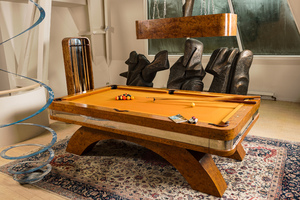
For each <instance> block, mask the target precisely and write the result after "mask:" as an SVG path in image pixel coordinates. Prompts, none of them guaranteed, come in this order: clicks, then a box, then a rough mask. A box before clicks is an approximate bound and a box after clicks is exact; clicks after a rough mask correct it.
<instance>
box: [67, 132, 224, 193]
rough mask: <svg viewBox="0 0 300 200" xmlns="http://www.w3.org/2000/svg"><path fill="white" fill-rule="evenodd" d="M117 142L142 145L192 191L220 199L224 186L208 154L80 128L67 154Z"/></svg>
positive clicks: (71, 141)
mask: <svg viewBox="0 0 300 200" xmlns="http://www.w3.org/2000/svg"><path fill="white" fill-rule="evenodd" d="M107 139H120V140H127V141H131V142H134V143H136V144H139V145H142V146H144V147H146V148H148V149H150V150H152V151H153V152H155V153H157V154H158V155H160V156H161V157H163V158H164V159H166V160H167V161H168V162H169V163H170V164H171V165H173V166H174V167H175V168H176V169H177V170H178V171H179V172H180V173H181V175H182V176H183V177H184V178H185V179H186V180H187V182H188V183H189V184H190V186H191V187H192V188H193V189H194V190H198V191H200V192H204V193H207V194H211V195H214V196H217V197H221V196H222V195H223V193H224V192H225V190H226V188H227V185H226V182H225V180H224V178H223V176H222V174H221V172H220V171H219V169H218V168H217V166H216V164H215V163H214V161H213V159H212V157H211V155H210V154H206V153H201V152H196V151H189V150H186V149H184V148H180V147H175V146H171V145H166V144H162V143H158V142H152V141H147V140H143V139H139V138H133V137H129V136H124V135H119V134H115V133H110V132H105V131H101V130H97V129H92V128H87V127H81V128H80V129H79V130H78V131H76V132H75V133H74V135H73V136H72V137H71V139H70V141H69V143H68V146H67V151H68V152H70V153H74V154H77V155H82V154H83V153H85V152H87V151H88V150H90V149H91V148H93V147H94V145H95V144H96V143H97V142H98V141H100V140H107Z"/></svg>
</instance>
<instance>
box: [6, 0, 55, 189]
mask: <svg viewBox="0 0 300 200" xmlns="http://www.w3.org/2000/svg"><path fill="white" fill-rule="evenodd" d="M30 2H31V3H33V4H34V5H35V6H36V7H37V8H38V10H39V11H40V17H39V18H38V20H37V21H36V22H35V23H34V24H33V25H32V26H30V27H29V28H28V29H26V30H24V31H23V32H21V33H19V34H17V35H15V36H13V37H11V38H9V39H7V40H5V41H3V42H1V43H0V45H2V44H4V43H6V42H8V41H10V40H12V39H14V38H16V37H18V36H20V35H22V34H23V33H25V32H27V31H29V30H31V29H32V28H34V27H36V26H37V25H39V24H40V23H41V22H42V21H43V20H44V18H45V14H46V13H45V11H44V9H43V8H42V7H41V6H40V5H38V4H37V3H35V2H33V1H32V0H30ZM0 71H3V72H6V73H9V74H13V75H16V76H19V77H22V78H25V79H28V80H31V81H34V82H36V83H38V84H40V85H41V86H42V87H44V88H45V89H46V90H47V91H48V100H47V102H46V104H45V105H44V106H43V107H42V108H41V109H40V110H38V111H37V112H35V113H33V114H32V115H30V116H28V117H25V118H23V119H21V120H19V121H16V122H12V123H9V124H3V125H0V128H4V127H8V126H12V125H26V126H37V127H41V128H44V129H45V130H47V131H49V132H50V133H51V134H52V140H51V142H50V143H49V144H48V145H42V144H21V145H14V146H11V147H9V148H7V149H5V150H3V151H2V152H1V153H0V156H1V157H2V158H5V159H10V160H17V159H25V158H30V157H32V156H36V155H38V154H41V153H43V152H46V151H48V152H49V154H50V155H49V158H48V159H47V160H46V161H22V162H19V163H17V164H15V165H13V166H12V167H10V168H9V169H8V172H9V173H11V174H14V176H13V177H14V179H15V180H16V181H18V182H20V183H32V182H36V181H39V180H41V179H43V177H44V176H45V175H47V174H48V173H49V172H50V171H51V169H52V167H51V165H50V164H49V163H50V162H51V160H52V159H53V158H54V151H53V150H52V149H51V147H52V146H53V145H54V144H55V142H56V141H57V134H56V133H55V131H54V130H52V129H51V128H49V127H46V126H43V125H39V124H32V123H22V122H23V121H25V120H27V119H30V118H32V117H34V116H36V115H38V114H40V113H41V112H43V111H44V110H45V109H47V108H48V107H49V105H50V104H51V103H52V101H53V99H54V93H53V91H52V89H51V88H50V87H49V86H47V85H46V84H44V83H42V82H40V81H37V80H35V79H32V78H29V77H26V76H22V75H19V74H16V73H13V72H9V71H6V70H3V69H0ZM0 134H1V133H0ZM22 146H39V147H41V148H40V149H39V150H38V151H36V152H34V153H31V154H28V155H24V156H18V157H11V156H7V155H6V153H7V151H9V150H11V149H13V148H17V147H22ZM21 166H22V167H21ZM20 168H22V170H17V169H20ZM44 168H46V169H44Z"/></svg>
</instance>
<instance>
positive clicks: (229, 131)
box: [49, 85, 260, 197]
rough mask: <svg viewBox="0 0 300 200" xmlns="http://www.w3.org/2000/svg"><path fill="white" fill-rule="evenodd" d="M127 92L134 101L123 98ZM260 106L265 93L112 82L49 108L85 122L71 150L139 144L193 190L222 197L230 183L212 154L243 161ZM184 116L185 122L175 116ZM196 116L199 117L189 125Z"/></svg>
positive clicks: (61, 116)
mask: <svg viewBox="0 0 300 200" xmlns="http://www.w3.org/2000/svg"><path fill="white" fill-rule="evenodd" d="M123 94H130V96H131V98H132V100H131V99H130V100H120V99H119V98H118V97H119V96H120V95H123ZM128 96H129V95H128ZM117 99H118V100H117ZM259 106H260V97H259V96H247V95H233V94H219V93H208V92H197V91H184V90H171V89H155V88H146V87H135V86H121V85H112V86H105V87H102V88H98V89H94V90H89V91H87V92H85V93H78V94H74V95H69V96H66V97H62V98H56V99H54V101H53V102H52V104H51V105H50V107H49V108H50V111H51V112H50V117H51V119H54V120H59V121H63V122H67V123H74V124H79V125H81V126H82V127H81V128H80V129H78V130H77V131H76V132H75V133H74V134H73V136H72V137H71V138H70V141H69V143H68V146H67V151H68V152H70V153H74V154H77V155H82V154H84V153H85V152H87V151H89V150H90V149H91V148H93V146H94V145H95V144H96V143H97V142H98V141H100V140H107V139H119V140H127V141H131V142H135V143H137V144H140V145H142V146H144V147H146V148H148V149H150V150H152V151H154V152H155V153H157V154H159V155H160V156H162V157H163V158H165V159H166V160H167V161H168V162H169V163H170V164H172V165H173V166H174V167H175V168H176V169H177V170H178V171H179V172H180V173H181V174H182V175H183V176H184V178H185V179H186V180H187V181H188V183H189V184H190V186H191V187H192V188H193V189H195V190H198V191H201V192H204V193H208V194H211V195H214V196H218V197H221V196H222V195H223V193H224V192H225V190H226V187H227V185H226V183H225V181H224V179H223V177H222V175H221V173H220V171H219V170H218V168H217V166H216V165H215V163H214V161H213V159H212V157H211V154H214V155H219V156H224V157H230V158H233V159H237V160H243V158H244V156H245V151H244V149H243V146H242V145H241V142H242V141H243V139H244V138H245V136H246V135H247V134H248V132H249V130H250V129H251V128H252V126H253V125H254V123H255V122H256V121H257V119H258V116H259V114H258V109H259ZM178 114H180V115H181V116H182V117H183V119H184V120H183V122H180V123H177V122H176V121H173V120H171V116H176V115H178ZM192 117H194V118H197V119H198V121H197V122H196V123H189V122H188V121H187V120H189V119H190V118H192Z"/></svg>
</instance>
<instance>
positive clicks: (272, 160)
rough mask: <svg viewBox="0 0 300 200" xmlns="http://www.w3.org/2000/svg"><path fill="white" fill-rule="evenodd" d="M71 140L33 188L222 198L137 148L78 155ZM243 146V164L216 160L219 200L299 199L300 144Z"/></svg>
mask: <svg viewBox="0 0 300 200" xmlns="http://www.w3.org/2000/svg"><path fill="white" fill-rule="evenodd" d="M67 141H68V140H67V139H65V140H62V141H60V142H57V143H56V145H54V147H53V149H54V150H55V155H56V156H55V158H54V159H53V161H52V162H51V165H52V166H53V169H52V171H51V173H50V174H48V175H47V176H46V177H45V178H44V179H43V180H41V181H39V182H37V183H33V185H35V186H37V187H40V188H43V189H46V190H49V191H51V192H54V193H57V194H59V195H62V196H65V197H68V198H70V199H101V200H102V199H105V200H106V199H114V200H118V199H170V200H173V199H174V200H175V199H178V200H179V199H188V200H193V199H197V200H198V199H220V198H216V197H213V196H210V195H207V194H204V193H201V192H198V191H195V190H193V189H191V188H190V186H189V184H188V183H187V182H186V181H185V179H184V178H183V177H182V176H181V174H180V173H179V172H178V171H177V170H176V169H175V168H174V167H173V166H171V165H170V164H169V163H168V162H166V161H165V160H164V159H163V158H161V157H160V156H158V155H157V154H155V153H153V152H152V151H150V150H147V149H145V148H143V147H141V146H138V145H136V144H133V143H129V142H125V141H114V140H107V141H104V142H103V141H102V142H99V143H98V144H97V146H96V147H95V148H94V149H93V150H92V151H91V152H89V153H88V154H86V155H84V156H77V155H73V154H70V153H67V152H66V151H65V149H66V145H67ZM243 146H244V148H245V150H246V152H247V154H246V156H245V158H244V160H243V161H242V162H240V161H236V160H232V159H229V158H223V157H218V156H213V158H214V160H215V162H216V165H217V166H218V168H219V169H220V171H221V173H222V175H223V177H224V179H225V181H226V183H227V185H228V188H227V190H226V191H225V193H224V195H223V197H222V198H221V199H243V200H244V199H251V200H254V199H268V200H269V199H300V157H299V156H300V143H294V142H288V141H282V140H275V139H270V138H262V137H254V136H247V137H246V138H245V140H244V142H243ZM47 156H48V155H46V153H45V154H43V155H39V156H36V157H35V158H30V159H31V160H36V159H41V158H44V157H45V159H47V158H48V157H47ZM12 163H13V162H12ZM12 163H9V164H7V165H4V166H2V167H0V171H1V172H3V173H7V168H8V167H9V166H11V165H12ZM19 168H21V169H22V166H19Z"/></svg>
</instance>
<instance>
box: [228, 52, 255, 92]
mask: <svg viewBox="0 0 300 200" xmlns="http://www.w3.org/2000/svg"><path fill="white" fill-rule="evenodd" d="M252 61H253V53H252V51H250V50H244V51H242V52H240V53H239V54H238V55H237V59H236V60H235V63H234V67H233V68H232V69H233V73H232V80H231V86H230V91H229V93H231V94H242V95H246V94H247V93H248V85H249V69H250V66H251V64H252Z"/></svg>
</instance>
